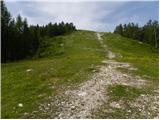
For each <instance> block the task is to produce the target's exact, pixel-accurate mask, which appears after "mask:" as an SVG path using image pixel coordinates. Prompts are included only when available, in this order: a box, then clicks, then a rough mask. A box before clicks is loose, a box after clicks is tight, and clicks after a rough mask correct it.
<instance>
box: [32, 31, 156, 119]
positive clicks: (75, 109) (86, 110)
mask: <svg viewBox="0 0 160 120" xmlns="http://www.w3.org/2000/svg"><path fill="white" fill-rule="evenodd" d="M96 35H97V39H98V40H99V42H100V44H101V46H102V47H103V48H104V49H105V50H106V52H107V58H109V59H108V60H105V61H102V63H104V64H103V65H102V66H97V69H98V72H95V73H94V74H93V76H92V77H91V78H90V79H89V80H88V81H86V82H84V83H82V84H80V85H79V87H78V88H77V89H74V90H68V91H66V92H65V93H62V94H60V95H59V96H55V97H53V98H52V99H51V101H50V103H46V104H43V105H40V106H39V109H40V112H43V113H44V116H46V117H47V118H67V119H72V118H74V119H76V118H81V119H84V118H91V117H92V114H91V113H92V111H93V110H96V109H98V108H99V107H100V106H101V105H103V103H104V102H106V100H107V99H108V98H109V96H107V91H106V90H107V88H108V86H110V85H126V86H131V87H135V88H141V87H143V86H144V85H146V84H150V83H149V82H148V81H146V80H144V79H141V78H140V77H133V76H130V75H127V74H123V73H121V72H119V71H118V70H117V68H126V69H131V68H132V69H134V68H133V67H132V66H131V65H130V64H129V63H122V62H116V61H114V60H113V58H115V57H116V55H115V54H114V53H112V52H111V51H109V50H107V46H106V45H104V43H103V39H102V38H101V34H100V33H96ZM141 97H145V96H141ZM146 99H147V100H151V101H150V102H152V103H153V102H154V107H155V108H154V110H153V111H156V110H157V109H158V107H157V106H158V103H156V102H158V101H157V99H158V98H155V99H154V100H152V99H149V98H146ZM138 100H142V102H143V98H142V99H140V98H138ZM138 100H137V101H135V102H134V103H132V104H134V105H135V104H136V102H137V104H138V103H139V102H138ZM113 104H118V103H113ZM147 104H148V103H147ZM155 104H156V105H155ZM52 105H54V106H55V105H56V106H57V111H56V112H55V111H54V110H53V109H52ZM141 107H142V106H141V104H139V108H141ZM33 115H34V114H33ZM130 118H132V116H131V117H130ZM133 118H134V117H133Z"/></svg>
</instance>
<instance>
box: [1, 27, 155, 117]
mask: <svg viewBox="0 0 160 120" xmlns="http://www.w3.org/2000/svg"><path fill="white" fill-rule="evenodd" d="M43 41H44V43H43V44H42V45H41V48H40V49H39V51H38V52H37V54H36V56H35V57H34V59H32V60H21V61H18V62H12V63H6V64H2V118H154V117H157V116H158V84H157V83H158V53H156V52H155V51H156V50H154V49H153V48H152V47H151V46H149V45H148V44H144V43H140V42H138V41H135V40H132V39H128V38H124V37H121V36H119V35H116V34H111V33H96V32H92V31H83V30H79V31H75V32H73V33H71V34H66V35H62V36H57V37H52V38H45V39H44V40H43ZM37 56H38V57H41V58H38V57H37ZM138 103H143V104H142V105H139V104H138ZM136 105H137V106H136ZM108 110H110V111H108ZM139 110H140V111H141V112H140V111H139ZM66 111H67V112H66Z"/></svg>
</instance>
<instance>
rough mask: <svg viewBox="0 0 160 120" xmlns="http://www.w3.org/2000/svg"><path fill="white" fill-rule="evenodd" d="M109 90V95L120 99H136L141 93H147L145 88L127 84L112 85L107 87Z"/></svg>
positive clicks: (114, 98)
mask: <svg viewBox="0 0 160 120" xmlns="http://www.w3.org/2000/svg"><path fill="white" fill-rule="evenodd" d="M107 91H108V95H109V96H110V97H111V99H113V100H120V99H126V100H134V99H135V98H136V97H138V96H139V95H141V94H146V92H147V91H145V90H144V89H137V88H134V87H130V86H125V85H114V86H110V87H109V88H108V89H107Z"/></svg>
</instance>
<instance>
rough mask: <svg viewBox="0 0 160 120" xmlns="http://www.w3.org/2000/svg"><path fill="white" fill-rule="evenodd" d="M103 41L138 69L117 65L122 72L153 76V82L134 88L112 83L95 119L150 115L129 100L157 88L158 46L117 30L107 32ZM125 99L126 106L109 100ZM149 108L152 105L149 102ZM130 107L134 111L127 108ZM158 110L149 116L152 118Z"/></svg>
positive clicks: (94, 112)
mask: <svg viewBox="0 0 160 120" xmlns="http://www.w3.org/2000/svg"><path fill="white" fill-rule="evenodd" d="M103 40H104V43H105V44H106V45H107V49H109V50H110V51H112V52H113V53H115V54H116V55H117V56H119V54H120V55H122V57H116V58H114V59H115V60H116V61H119V62H127V63H130V64H131V65H132V67H135V68H138V69H137V70H132V71H130V70H128V69H127V68H117V70H120V71H121V72H124V73H128V74H131V75H133V76H135V75H138V76H141V77H142V78H145V79H147V80H150V82H151V84H149V85H146V86H144V87H143V88H134V87H130V86H125V85H112V86H109V87H108V89H107V90H106V91H107V95H108V99H107V100H106V102H104V104H103V105H102V106H100V108H98V109H97V110H96V111H93V113H92V115H93V118H96V119H100V118H101V119H106V118H107V119H115V118H116V119H125V118H131V116H134V118H143V119H144V118H146V117H149V116H146V115H143V114H141V112H139V111H138V109H137V108H133V107H131V106H130V105H129V104H128V102H131V101H134V100H136V98H138V97H139V96H140V95H141V94H145V95H147V94H153V90H154V89H157V88H158V82H159V68H158V64H159V58H158V53H157V50H156V49H154V48H153V47H152V46H150V45H148V44H145V43H142V44H141V43H139V42H138V41H136V40H133V39H129V38H125V37H122V36H120V35H118V34H112V33H104V35H103ZM120 100H122V101H123V102H124V103H123V104H124V105H123V107H124V108H111V107H110V105H109V103H111V102H113V101H116V102H118V101H120ZM147 109H151V108H150V107H149V106H147ZM128 110H129V111H131V112H128ZM154 115H156V114H155V113H153V115H151V116H150V117H151V118H153V117H154Z"/></svg>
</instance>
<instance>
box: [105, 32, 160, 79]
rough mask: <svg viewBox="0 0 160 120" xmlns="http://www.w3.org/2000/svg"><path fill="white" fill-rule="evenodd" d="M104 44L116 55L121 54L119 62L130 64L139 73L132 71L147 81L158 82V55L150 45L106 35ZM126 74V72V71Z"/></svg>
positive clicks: (118, 36)
mask: <svg viewBox="0 0 160 120" xmlns="http://www.w3.org/2000/svg"><path fill="white" fill-rule="evenodd" d="M103 38H104V42H105V43H106V44H107V46H108V47H109V49H110V50H111V51H113V52H114V53H116V54H117V53H120V54H121V55H122V57H117V58H116V60H117V61H123V62H129V63H131V64H132V65H133V66H134V67H136V68H138V70H137V71H132V73H134V74H136V75H140V76H142V77H144V78H146V79H149V80H154V81H155V82H158V74H159V72H158V61H159V60H158V53H156V50H155V49H154V48H152V47H151V46H150V45H148V44H144V43H143V44H141V43H139V42H138V41H136V40H132V39H128V38H125V37H121V36H120V35H117V34H110V33H106V34H105V35H104V36H103ZM125 72H126V71H125Z"/></svg>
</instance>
